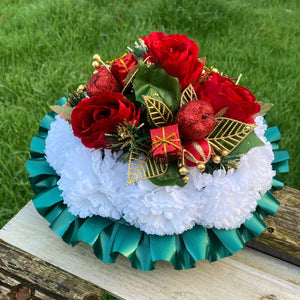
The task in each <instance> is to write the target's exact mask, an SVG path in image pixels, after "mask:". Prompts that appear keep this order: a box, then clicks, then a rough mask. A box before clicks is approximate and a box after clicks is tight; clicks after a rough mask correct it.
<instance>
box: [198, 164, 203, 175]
mask: <svg viewBox="0 0 300 300" xmlns="http://www.w3.org/2000/svg"><path fill="white" fill-rule="evenodd" d="M197 169H198V170H199V171H200V172H201V173H203V172H204V171H205V164H203V163H200V164H198V165H197Z"/></svg>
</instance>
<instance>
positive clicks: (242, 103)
mask: <svg viewBox="0 0 300 300" xmlns="http://www.w3.org/2000/svg"><path fill="white" fill-rule="evenodd" d="M194 89H195V91H196V93H197V96H198V98H199V99H201V100H203V101H206V102H208V103H209V104H211V106H212V107H213V109H214V113H215V114H216V113H218V112H219V111H220V110H221V109H223V108H226V107H228V109H227V111H226V113H225V114H224V115H223V116H224V117H227V118H231V119H235V120H238V121H241V122H245V123H254V119H253V115H255V114H256V113H258V112H259V111H260V105H259V103H257V102H255V101H256V99H255V96H254V95H253V94H252V93H251V92H250V91H249V90H248V89H246V88H245V87H243V86H240V85H236V84H235V83H234V82H233V81H232V80H230V79H229V78H227V77H223V76H221V75H220V74H219V73H215V74H213V75H212V76H211V77H210V78H209V79H208V80H207V81H205V82H203V83H202V84H196V85H195V86H194Z"/></svg>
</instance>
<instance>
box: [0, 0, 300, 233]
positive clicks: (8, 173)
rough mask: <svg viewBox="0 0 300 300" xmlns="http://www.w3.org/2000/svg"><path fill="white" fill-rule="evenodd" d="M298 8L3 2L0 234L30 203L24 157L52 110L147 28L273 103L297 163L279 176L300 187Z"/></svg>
mask: <svg viewBox="0 0 300 300" xmlns="http://www.w3.org/2000/svg"><path fill="white" fill-rule="evenodd" d="M299 2H300V1H297V0H295V1H283V0H281V1H279V0H274V1H270V0H269V1H268V0H264V1H257V0H249V1H238V0H228V1H225V0H223V1H221V0H205V1H190V0H185V1H176V0H170V1H166V0H154V1H140V0H136V1H121V0H120V1H106V0H105V1H98V0H76V1H75V0H69V1H67V0H65V1H63V0H43V1H36V0H35V1H30V0H22V1H20V0H19V1H16V0H1V2H0V71H1V72H0V101H1V103H0V228H1V227H2V226H3V225H4V224H5V223H6V222H7V221H8V220H9V219H10V218H11V217H12V216H13V215H14V214H16V213H17V212H18V210H20V209H21V208H22V206H24V205H25V204H26V203H27V202H28V201H29V200H30V199H31V198H32V197H33V192H32V190H31V187H30V184H29V181H28V178H27V174H26V159H28V158H29V146H30V142H31V139H32V137H33V136H34V135H35V134H37V132H38V125H39V123H40V121H41V119H42V118H43V116H44V115H45V113H46V112H47V111H49V107H48V106H49V105H53V104H54V103H55V102H56V101H57V100H58V99H59V98H61V97H62V96H64V95H65V94H66V93H67V92H72V91H73V90H75V89H76V88H77V86H78V85H79V84H82V83H86V82H87V81H88V78H87V76H86V75H85V74H84V73H83V72H82V71H81V69H82V68H86V69H87V70H88V72H89V73H92V67H91V59H92V56H93V55H94V54H95V53H99V54H101V56H102V57H103V58H104V60H111V59H113V58H115V57H117V56H119V55H122V54H123V53H124V50H125V48H126V46H127V45H132V44H133V43H134V41H135V40H137V39H138V37H140V36H144V35H147V34H149V33H150V32H151V31H164V32H165V33H168V34H169V33H181V34H186V35H187V36H188V37H189V38H191V39H193V40H195V41H196V42H197V43H198V44H199V45H200V48H201V49H200V55H201V56H206V57H207V65H208V66H211V65H213V66H215V67H217V68H218V69H219V70H220V71H223V73H224V74H227V75H229V76H231V77H236V76H238V75H239V74H240V73H242V74H243V77H242V80H241V82H240V84H241V85H244V86H246V87H248V88H249V89H250V90H251V91H252V92H253V93H254V94H255V95H256V97H257V100H260V101H264V102H271V103H274V104H275V107H274V108H273V109H272V110H271V111H270V112H269V113H268V115H267V118H266V119H267V122H268V124H269V125H270V126H273V125H276V126H278V127H279V129H280V132H281V135H282V141H281V144H280V145H281V148H287V149H288V151H289V154H290V157H291V160H290V173H289V174H288V175H285V176H283V177H282V176H281V177H280V178H281V179H283V180H284V181H285V183H286V184H287V185H289V186H292V187H295V188H298V189H299V188H300V183H299V178H300V171H299V165H300V155H299V150H300V139H299V130H300V128H299V124H300V122H299V117H300V114H299V112H300V102H299V98H300V93H299V87H300V84H299V81H300V80H299V79H300V74H299V73H300V72H299V71H300V68H299V50H300V36H299V33H300V26H299V25H300V24H299V23H300V21H299V20H300V6H299Z"/></svg>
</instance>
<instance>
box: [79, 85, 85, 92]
mask: <svg viewBox="0 0 300 300" xmlns="http://www.w3.org/2000/svg"><path fill="white" fill-rule="evenodd" d="M84 91H85V86H84V85H83V84H81V85H80V86H78V88H77V92H78V93H83V92H84Z"/></svg>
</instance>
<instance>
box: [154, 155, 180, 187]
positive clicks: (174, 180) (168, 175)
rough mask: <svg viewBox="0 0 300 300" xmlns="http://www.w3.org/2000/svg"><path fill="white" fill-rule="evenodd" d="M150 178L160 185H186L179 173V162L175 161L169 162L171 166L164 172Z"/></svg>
mask: <svg viewBox="0 0 300 300" xmlns="http://www.w3.org/2000/svg"><path fill="white" fill-rule="evenodd" d="M149 180H150V181H151V182H152V183H153V184H156V185H158V186H166V185H179V186H181V187H182V186H184V185H185V183H184V181H183V179H182V177H181V176H180V174H179V173H178V168H177V162H175V161H173V162H170V163H169V167H168V169H167V171H166V172H165V173H164V174H162V175H160V176H157V177H154V178H149Z"/></svg>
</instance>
